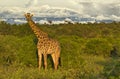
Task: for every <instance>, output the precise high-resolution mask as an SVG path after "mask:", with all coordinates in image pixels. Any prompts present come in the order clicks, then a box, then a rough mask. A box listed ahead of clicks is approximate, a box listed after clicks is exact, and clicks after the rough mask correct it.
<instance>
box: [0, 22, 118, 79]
mask: <svg viewBox="0 0 120 79" xmlns="http://www.w3.org/2000/svg"><path fill="white" fill-rule="evenodd" d="M37 25H38V27H39V28H41V29H42V30H43V31H45V32H46V33H48V34H49V37H51V38H54V39H57V40H58V41H59V42H60V44H61V64H62V66H61V67H59V69H58V70H56V71H55V70H54V69H53V65H52V64H51V63H52V60H51V57H50V56H49V55H48V69H47V70H46V71H45V70H44V68H43V67H42V68H41V70H40V71H39V70H38V68H37V48H36V43H37V38H36V37H35V35H34V33H33V32H32V30H31V29H30V27H29V25H28V24H21V25H16V24H14V25H11V24H7V23H5V22H1V23H0V79H120V57H118V56H120V23H116V22H113V23H109V24H105V23H100V24H96V23H94V24H91V23H89V24H60V25H39V24H37ZM113 47H115V48H116V49H117V53H118V56H115V57H112V56H110V52H111V50H113Z"/></svg>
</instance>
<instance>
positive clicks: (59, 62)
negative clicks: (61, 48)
mask: <svg viewBox="0 0 120 79" xmlns="http://www.w3.org/2000/svg"><path fill="white" fill-rule="evenodd" d="M59 66H62V65H61V57H59Z"/></svg>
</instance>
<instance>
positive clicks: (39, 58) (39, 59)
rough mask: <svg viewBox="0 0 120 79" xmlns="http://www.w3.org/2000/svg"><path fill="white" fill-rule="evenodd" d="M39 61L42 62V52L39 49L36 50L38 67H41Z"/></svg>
mask: <svg viewBox="0 0 120 79" xmlns="http://www.w3.org/2000/svg"><path fill="white" fill-rule="evenodd" d="M41 62H42V53H41V52H40V50H38V68H39V69H40V68H41Z"/></svg>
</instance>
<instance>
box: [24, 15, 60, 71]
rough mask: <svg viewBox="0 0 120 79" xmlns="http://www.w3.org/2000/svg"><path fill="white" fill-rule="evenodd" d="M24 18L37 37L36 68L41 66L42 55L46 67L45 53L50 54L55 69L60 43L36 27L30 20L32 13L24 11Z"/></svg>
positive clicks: (57, 62)
mask: <svg viewBox="0 0 120 79" xmlns="http://www.w3.org/2000/svg"><path fill="white" fill-rule="evenodd" d="M24 16H25V18H26V20H27V22H28V24H29V26H30V28H31V29H32V31H33V32H34V34H35V35H36V37H37V39H38V43H37V49H38V68H39V69H40V68H41V62H42V56H43V57H44V66H45V70H46V69H47V55H48V54H50V55H51V56H52V60H53V63H54V68H55V70H56V69H57V68H58V64H59V59H60V50H61V48H60V44H59V42H58V41H57V40H54V39H52V38H49V37H48V34H47V33H45V32H43V31H42V30H41V29H40V28H38V27H37V26H36V24H35V22H34V21H33V20H32V16H33V15H32V14H30V13H26V14H25V15H24Z"/></svg>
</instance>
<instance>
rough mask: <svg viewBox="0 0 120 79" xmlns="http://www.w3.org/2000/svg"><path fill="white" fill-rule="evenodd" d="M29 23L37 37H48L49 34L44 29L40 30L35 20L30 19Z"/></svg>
mask: <svg viewBox="0 0 120 79" xmlns="http://www.w3.org/2000/svg"><path fill="white" fill-rule="evenodd" d="M28 24H29V25H30V27H31V28H32V30H33V32H34V34H35V35H36V37H37V38H38V40H40V39H42V38H46V37H47V34H46V33H45V32H43V31H42V30H40V28H38V27H37V26H36V24H35V22H34V21H33V20H28Z"/></svg>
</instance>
